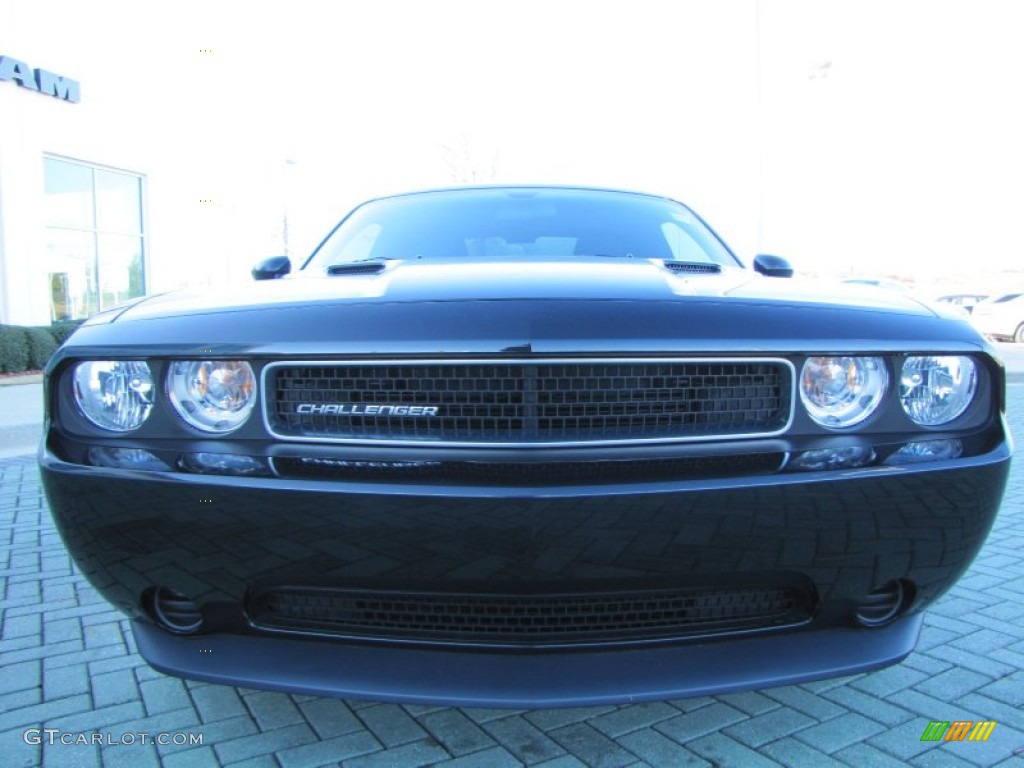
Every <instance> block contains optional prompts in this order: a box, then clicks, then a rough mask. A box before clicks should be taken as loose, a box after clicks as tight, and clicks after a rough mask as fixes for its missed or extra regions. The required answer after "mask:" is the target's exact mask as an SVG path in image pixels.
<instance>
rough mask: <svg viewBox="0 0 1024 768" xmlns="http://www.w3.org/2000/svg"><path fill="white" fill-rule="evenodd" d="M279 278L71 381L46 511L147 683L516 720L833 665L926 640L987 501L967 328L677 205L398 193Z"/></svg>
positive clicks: (990, 414)
mask: <svg viewBox="0 0 1024 768" xmlns="http://www.w3.org/2000/svg"><path fill="white" fill-rule="evenodd" d="M290 267H291V265H290V263H289V262H288V261H287V260H286V259H284V258H278V259H273V260H269V261H267V262H265V263H263V264H261V265H260V266H259V267H258V268H257V269H256V270H254V275H255V276H256V277H257V278H280V277H284V279H261V280H259V281H258V282H253V283H251V284H249V285H246V286H236V287H234V288H232V289H231V290H230V291H220V292H216V293H210V294H207V295H201V294H188V293H180V294H169V295H165V296H156V297H151V298H146V299H143V300H141V301H138V302H137V303H135V304H133V305H131V306H127V307H122V308H120V309H117V310H112V311H109V312H105V313H103V314H100V315H96V316H95V317H93V318H91V319H90V320H89V321H88V322H87V323H85V325H84V326H83V327H82V328H80V329H79V330H78V331H77V332H76V333H75V334H74V335H73V336H72V337H71V338H70V340H69V341H68V342H67V343H66V344H65V345H64V346H63V347H62V348H61V349H60V350H59V352H58V353H57V354H56V355H55V356H54V358H53V360H52V361H51V363H50V365H49V368H48V370H47V390H46V391H47V408H48V420H47V432H46V436H45V443H44V445H43V446H42V449H41V454H40V464H41V468H42V477H43V481H44V483H45V488H46V492H47V496H48V498H49V501H50V506H51V508H52V510H53V515H54V518H55V520H56V521H57V524H58V526H59V528H60V531H61V534H62V535H63V537H64V540H65V542H66V543H67V546H68V549H69V550H70V551H71V553H72V555H73V556H74V558H75V561H76V562H77V563H78V565H79V567H80V568H81V569H82V571H83V572H84V573H85V574H86V575H87V576H88V578H89V579H90V580H91V581H92V583H93V584H94V585H95V586H96V588H97V589H98V590H99V591H100V592H101V593H102V594H103V595H104V596H105V597H106V598H107V599H108V600H110V601H111V602H112V603H113V604H114V605H116V606H118V607H119V608H120V609H121V610H123V611H124V612H125V613H126V614H127V615H128V616H129V617H131V620H132V625H133V627H134V633H135V638H136V641H137V645H138V648H139V650H140V652H141V653H142V655H143V656H144V657H145V658H146V659H147V660H148V661H149V662H150V664H152V665H153V666H154V667H156V668H157V669H159V670H163V671H165V672H169V673H171V674H175V675H180V676H184V677H189V678H196V679H201V680H208V681H214V682H219V683H229V684H236V685H244V686H250V687H257V688H268V689H275V690H281V691H292V692H303V693H312V694H325V695H336V696H346V697H369V698H376V699H384V700H396V701H406V702H409V701H419V702H446V703H450V704H459V705H481V706H517V707H543V706H556V705H568V704H593V703H599V702H619V701H629V700H639V699H656V698H670V697H682V696H691V695H698V694H707V693H715V692H724V691H731V690H741V689H749V688H756V687H764V686H772V685H780V684H787V683H795V682H800V681H806V680H812V679H815V678H822V677H829V676H836V675H846V674H850V673H854V672H861V671H865V670H870V669H875V668H878V667H882V666H885V665H887V664H892V663H894V662H897V661H899V660H901V659H903V658H904V657H905V656H906V655H907V654H908V653H910V651H911V650H912V649H913V648H914V644H915V642H916V639H917V636H918V632H919V630H920V627H921V623H922V610H923V609H925V608H926V607H927V606H928V605H929V604H930V603H932V602H933V601H935V600H936V599H937V598H938V597H939V596H940V595H942V594H943V593H944V592H945V591H946V590H948V589H949V588H950V586H951V585H952V584H954V583H955V582H956V580H957V578H959V577H960V575H961V574H962V573H963V572H964V570H965V569H966V568H967V567H968V565H969V564H970V563H971V561H972V559H973V558H974V557H975V555H977V553H978V551H979V549H980V548H981V546H982V543H983V542H984V540H985V537H986V535H987V533H988V531H989V529H990V528H991V526H992V523H993V520H994V518H995V515H996V511H997V509H998V508H999V504H1000V500H1001V497H1002V494H1003V490H1004V486H1005V483H1006V478H1007V472H1008V469H1009V463H1010V453H1011V449H1010V442H1009V437H1008V434H1007V431H1006V426H1005V423H1004V418H1003V416H1004V399H1005V385H1004V376H1003V370H1002V367H1001V365H1000V363H999V361H998V359H997V358H996V357H995V356H994V353H993V351H992V349H991V347H990V346H989V345H988V344H987V343H986V342H985V341H984V340H983V339H982V338H981V337H980V336H979V335H978V333H977V332H976V331H975V330H973V329H972V328H971V327H970V326H969V325H968V324H967V323H966V322H965V321H963V320H961V319H958V318H955V317H952V316H944V315H942V314H940V313H941V311H942V310H938V309H935V308H933V307H931V306H928V305H925V304H922V303H919V302H917V301H915V300H914V299H912V298H910V297H908V296H904V295H901V294H898V293H890V292H884V291H876V292H865V291H863V290H862V289H856V288H845V289H844V288H842V287H841V286H837V287H836V288H835V292H833V293H828V294H825V293H822V292H821V289H820V287H816V286H814V285H804V284H802V283H801V282H800V281H799V280H798V279H788V278H790V275H791V273H792V270H791V269H790V268H789V267H788V265H787V264H786V262H785V261H784V260H782V259H780V258H778V257H772V256H759V257H757V258H756V259H755V260H754V262H753V269H748V268H746V267H745V266H744V265H743V264H742V263H741V261H740V260H739V259H738V258H737V257H736V256H735V255H734V254H733V253H732V252H731V251H730V250H729V249H728V248H727V247H726V245H725V244H724V243H723V242H722V241H721V240H720V239H719V238H718V236H717V235H716V234H715V233H714V232H713V231H712V230H711V229H709V228H708V227H707V225H705V224H704V223H703V222H702V221H701V220H700V219H699V218H698V217H697V216H696V215H695V214H694V213H693V212H691V211H690V210H689V209H688V208H686V207H684V206H683V205H680V204H679V203H676V202H674V201H672V200H668V199H665V198H662V197H656V196H651V195H643V194H636V193H627V192H613V191H606V190H593V189H574V188H534V187H521V188H472V189H454V190H442V191H435V192H422V193H415V194H408V195H398V196H394V197H388V198H383V199H378V200H374V201H371V202H368V203H366V204H364V205H361V206H359V207H358V208H356V209H355V210H354V211H353V212H352V213H351V214H349V215H348V216H347V217H346V218H345V219H344V220H343V221H342V222H341V223H340V224H339V225H338V226H337V228H336V229H335V230H334V231H333V232H332V233H331V234H330V235H329V236H328V237H327V238H326V239H325V240H324V242H323V243H322V244H321V245H320V246H319V248H318V249H317V250H316V252H315V253H314V254H313V255H312V256H311V257H310V258H309V259H308V260H307V261H306V262H305V263H304V264H303V265H302V267H301V269H299V270H296V271H295V272H294V273H293V274H287V273H288V272H289V270H290ZM844 291H845V292H844Z"/></svg>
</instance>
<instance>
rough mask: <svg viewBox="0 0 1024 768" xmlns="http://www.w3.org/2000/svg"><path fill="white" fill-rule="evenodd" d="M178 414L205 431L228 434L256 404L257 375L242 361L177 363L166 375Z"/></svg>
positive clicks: (244, 418)
mask: <svg viewBox="0 0 1024 768" xmlns="http://www.w3.org/2000/svg"><path fill="white" fill-rule="evenodd" d="M167 394H168V396H169V397H170V398H171V403H172V404H173V405H174V409H175V410H176V411H177V412H178V414H179V415H180V416H181V418H183V419H184V420H185V421H187V422H188V423H189V424H191V425H192V426H193V427H195V428H196V429H201V430H203V431H204V432H230V431H231V430H233V429H238V427H240V426H242V424H244V423H245V420H246V419H248V418H249V414H250V413H252V409H253V406H254V405H256V375H255V374H254V373H253V372H252V366H250V365H249V364H248V363H246V362H244V361H242V360H178V361H175V362H173V363H171V370H170V372H169V373H168V375H167Z"/></svg>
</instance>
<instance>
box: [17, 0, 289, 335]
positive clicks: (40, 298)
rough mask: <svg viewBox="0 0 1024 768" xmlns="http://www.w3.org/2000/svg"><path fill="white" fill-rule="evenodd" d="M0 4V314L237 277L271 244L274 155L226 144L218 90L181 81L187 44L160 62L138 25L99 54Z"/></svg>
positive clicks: (85, 306)
mask: <svg viewBox="0 0 1024 768" xmlns="http://www.w3.org/2000/svg"><path fill="white" fill-rule="evenodd" d="M0 8H2V9H6V10H5V11H4V17H3V20H2V21H0V324H12V325H47V324H49V323H51V322H54V321H59V320H65V319H80V318H85V317H88V316H89V315H92V314H94V313H96V312H99V311H102V310H104V309H108V308H110V307H113V306H116V305H117V304H120V303H122V302H124V301H126V300H129V299H131V298H134V297H136V296H141V295H143V294H153V293H160V292H163V291H167V290H172V289H175V288H179V287H186V286H199V285H208V284H216V283H219V282H225V281H238V280H248V279H250V278H249V277H248V271H249V268H250V267H251V266H252V265H253V264H254V263H255V262H256V261H258V260H260V259H262V258H265V257H267V256H271V255H276V254H279V253H281V252H282V247H283V245H282V241H281V230H282V218H281V213H282V206H283V203H282V193H283V182H282V178H283V177H282V174H283V173H284V169H285V168H286V166H285V164H284V158H283V157H280V156H278V155H276V154H275V155H272V158H271V160H272V162H271V161H264V160H262V159H261V158H254V157H253V155H252V152H251V151H245V152H244V151H242V148H240V147H238V146H236V145H237V142H234V141H233V140H232V135H233V133H237V125H236V124H233V123H230V122H229V121H226V120H224V119H220V118H221V116H222V114H223V112H218V111H217V110H218V109H220V110H224V109H225V108H226V109H230V108H231V107H232V106H233V104H232V102H231V94H230V93H229V94H227V95H226V96H225V95H224V93H223V92H221V91H219V90H218V89H216V88H210V89H209V91H210V98H209V100H206V101H204V99H203V94H202V93H200V94H198V95H197V89H196V88H194V87H192V84H193V83H194V82H195V80H196V79H197V78H201V77H202V75H203V70H202V69H201V68H202V67H203V66H204V60H203V59H202V54H201V53H200V52H199V51H198V49H197V50H195V51H192V50H190V51H188V54H189V55H188V56H187V57H185V60H184V62H183V63H181V62H175V61H174V60H173V58H172V57H171V56H169V55H165V51H164V50H163V49H161V45H170V44H169V43H166V42H164V41H162V40H161V39H160V38H159V37H156V36H154V35H148V36H147V37H146V39H145V40H141V39H140V40H131V39H127V40H126V39H123V38H122V39H121V41H120V42H119V43H118V48H117V55H114V53H113V52H112V50H111V49H110V48H109V47H108V46H105V45H102V44H97V45H85V44H83V41H82V40H81V39H79V38H76V37H75V35H76V28H75V25H74V24H71V23H68V24H65V25H63V26H60V25H56V26H49V25H47V24H37V23H35V20H34V19H33V18H32V14H31V8H30V7H28V6H25V5H16V4H13V3H12V4H6V5H0ZM75 12H76V13H78V12H82V13H85V12H86V11H85V10H81V11H79V10H76V11H75ZM140 13H141V11H140ZM178 47H179V48H180V44H178ZM179 55H180V52H179ZM190 68H191V69H190ZM207 79H208V80H209V78H207ZM214 85H217V82H216V81H214ZM213 99H219V101H218V102H213V101H212V100H213ZM211 115H213V116H214V119H211ZM267 165H272V166H273V167H272V168H271V169H270V171H272V172H269V171H268V170H267V168H266V167H265V166H267ZM275 173H276V175H274V174H275ZM232 185H233V186H232ZM238 189H244V191H245V194H246V197H245V199H244V200H241V199H240V195H239V194H237V190H238ZM293 229H294V227H293ZM294 237H295V236H294V234H293V238H294ZM303 245H304V246H305V243H304V244H303Z"/></svg>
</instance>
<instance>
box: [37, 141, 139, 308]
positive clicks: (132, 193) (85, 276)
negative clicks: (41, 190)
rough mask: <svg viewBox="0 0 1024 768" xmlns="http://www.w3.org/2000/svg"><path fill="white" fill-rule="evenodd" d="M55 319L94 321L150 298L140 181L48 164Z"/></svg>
mask: <svg viewBox="0 0 1024 768" xmlns="http://www.w3.org/2000/svg"><path fill="white" fill-rule="evenodd" d="M43 167H44V175H45V189H46V229H47V237H46V258H47V272H48V274H49V279H50V314H51V318H52V319H53V320H70V319H79V318H83V317H88V316H89V315H91V314H94V313H95V312H98V311H100V310H103V309H109V308H110V307H113V306H116V305H117V304H120V303H121V302H124V301H126V300H128V299H131V298H134V297H136V296H141V295H142V294H143V293H145V289H146V286H145V271H144V267H143V265H144V255H145V231H144V228H143V217H142V177H141V176H139V175H137V174H132V173H127V172H124V171H115V170H111V169H108V168H99V167H96V166H92V165H88V164H86V163H80V162H76V161H71V160H63V159H61V158H56V157H47V158H44V161H43Z"/></svg>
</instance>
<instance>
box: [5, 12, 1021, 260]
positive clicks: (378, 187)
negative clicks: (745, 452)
mask: <svg viewBox="0 0 1024 768" xmlns="http://www.w3.org/2000/svg"><path fill="white" fill-rule="evenodd" d="M0 10H2V11H3V15H2V17H0V53H5V54H8V55H13V56H19V55H20V56H22V57H24V58H25V59H27V60H29V61H30V63H31V64H32V65H33V66H43V67H45V68H48V69H53V70H56V71H59V72H62V73H67V74H69V75H70V76H73V77H76V79H79V80H81V81H82V83H83V85H82V89H83V90H82V93H83V104H84V103H85V102H86V100H91V101H93V102H94V103H96V102H100V103H103V102H104V101H105V102H106V103H105V104H104V107H105V108H106V109H107V110H108V112H109V114H111V115H112V116H117V117H118V119H123V120H126V121H135V122H137V123H138V126H139V140H140V141H143V142H149V143H151V144H152V145H154V146H160V147H167V148H168V150H167V151H168V152H169V153H174V155H175V157H177V158H180V159H179V160H178V161H176V162H175V164H174V169H173V172H170V173H167V172H165V173H163V174H161V175H160V178H159V179H157V178H151V179H150V189H151V193H153V194H151V205H152V204H154V201H155V200H158V199H160V197H161V195H162V196H163V199H166V198H167V195H168V193H167V190H172V191H173V193H174V194H179V195H180V197H181V198H182V199H186V198H187V199H189V200H193V199H199V198H213V199H215V200H216V203H217V205H216V206H215V207H213V208H211V207H209V206H207V207H206V208H203V209H201V210H200V209H199V208H197V207H195V206H193V209H189V210H192V213H193V214H194V219H193V220H191V221H189V222H187V223H188V225H189V226H190V227H191V228H192V230H193V231H194V232H197V233H199V234H200V235H201V238H200V239H201V240H202V241H203V242H206V243H207V244H209V243H213V244H216V246H217V248H219V249H220V250H221V251H222V252H225V253H230V257H231V258H232V259H234V260H236V261H237V262H238V264H239V265H240V266H239V268H240V269H241V268H242V266H244V265H248V264H250V263H251V262H252V261H255V260H256V259H258V258H261V257H263V256H266V255H270V254H271V253H273V252H279V251H280V250H281V247H280V220H281V215H282V211H283V208H284V200H285V197H287V198H288V208H289V214H290V216H289V218H290V222H291V243H292V246H293V252H295V253H304V252H306V251H308V250H309V249H310V248H311V247H312V246H313V245H315V243H316V242H317V241H318V240H319V238H320V237H321V236H322V235H323V234H324V233H325V232H326V229H327V228H328V227H329V226H330V225H331V224H333V222H334V221H336V220H337V218H339V217H340V216H341V215H342V214H343V213H344V212H345V211H346V210H347V209H348V208H349V207H351V205H353V204H355V203H356V202H359V201H360V200H362V199H365V198H367V197H370V196H373V195H377V194H383V193H388V192H396V191H404V190H408V189H415V188H423V187H432V186H447V185H451V184H452V183H453V182H454V181H456V180H458V176H459V174H460V173H461V174H466V173H467V172H469V171H475V172H476V173H477V174H478V178H481V179H482V180H484V181H491V180H493V181H496V182H540V183H576V184H594V185H601V186H615V187H627V188H633V189H640V190H645V191H652V192H658V193H664V194H668V195H670V196H673V197H676V198H678V199H681V200H683V201H685V202H687V203H689V204H691V205H692V206H693V207H694V208H695V209H696V210H697V211H698V213H700V214H702V215H703V216H704V217H705V218H706V219H708V220H709V222H710V223H711V224H712V225H713V226H714V227H715V228H716V229H717V230H718V231H719V232H720V234H722V235H723V236H724V237H725V238H726V240H727V241H729V242H730V244H732V245H733V246H734V248H735V250H737V251H738V252H739V254H740V255H741V256H742V257H744V258H746V259H749V258H750V257H751V256H752V255H753V254H754V253H756V252H758V251H767V252H774V253H780V254H782V255H785V256H788V257H790V258H791V260H792V261H794V262H795V263H796V264H797V266H798V267H804V268H809V269H831V270H843V271H846V270H857V271H861V272H880V271H884V272H893V271H903V272H905V273H911V274H913V273H921V272H924V271H934V270H939V271H954V270H957V268H958V266H960V267H962V268H961V269H959V270H958V271H965V270H966V269H970V268H976V269H996V268H1003V267H1022V266H1024V236H1022V234H1021V226H1020V224H1019V223H1018V221H1019V220H1020V218H1021V217H1020V211H1021V210H1022V209H1024V148H1022V142H1024V108H1022V106H1021V93H1022V92H1024V85H1022V81H1024V2H1016V0H970V1H964V2H942V1H941V0H940V1H938V2H936V1H934V0H933V1H932V2H924V1H921V0H913V1H909V0H888V1H882V0H869V1H866V2H865V1H863V0H861V1H853V0H851V1H842V2H840V1H839V0H761V1H760V3H758V2H756V0H630V2H628V3H627V2H603V1H591V2H575V1H572V2H571V1H569V0H546V2H540V1H538V0H517V1H516V2H507V1H502V2H496V1H492V0H476V1H475V2H468V1H459V0H436V1H435V2H412V1H408V2H398V1H392V0H375V1H374V2H369V1H368V0H366V1H363V2H350V1H346V2H337V1H336V2H324V1H323V0H319V1H314V0H295V1H293V2H289V3H282V2H246V3H243V2H236V1H234V0H231V1H228V0H220V1H219V2H217V1H215V0H206V1H205V2H197V1H196V0H186V1H185V2H175V3H163V4H159V3H139V2H120V1H119V2H111V1H109V0H98V1H97V2H90V3H72V2H54V0H45V1H44V2H39V3H34V4H23V3H19V4H17V5H16V4H15V2H14V0H0ZM5 28H6V29H5ZM44 44H45V48H46V50H47V51H48V53H47V58H46V60H45V61H42V60H37V59H38V57H37V56H36V54H35V53H33V51H34V50H36V49H38V48H39V47H40V46H43V45H44ZM55 49H56V50H59V51H60V55H59V56H57V57H55V56H54V54H53V53H52V51H54V50H55ZM200 49H210V50H211V51H212V53H200V52H199V51H200ZM54 58H57V60H56V61H55V60H54ZM826 64H827V66H826ZM108 83H116V86H117V87H116V88H115V87H112V86H111V87H108V86H107V85H105V84H108ZM3 85H7V84H3ZM126 88H127V89H128V90H129V91H130V92H135V93H137V94H138V96H139V98H138V100H137V101H134V102H126V101H125V99H124V94H125V90H126ZM0 126H2V121H0ZM0 129H2V127H0ZM444 147H448V148H449V151H448V152H446V151H445V149H444ZM453 157H454V158H455V160H456V162H455V163H454V166H455V167H454V168H453V164H452V162H450V161H451V159H452V158H453ZM446 158H448V160H446ZM467 158H468V160H467ZM83 159H86V160H88V159H90V158H83ZM286 159H290V160H292V161H294V164H292V165H286V163H285V160H286ZM158 181H159V183H160V185H161V189H162V190H163V191H162V192H160V193H159V194H157V193H155V192H154V189H153V188H154V185H155V184H156V183H157V182H158ZM286 190H287V191H286ZM203 217H205V218H203ZM185 218H188V216H187V215H186V216H185ZM242 233H246V234H242Z"/></svg>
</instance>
